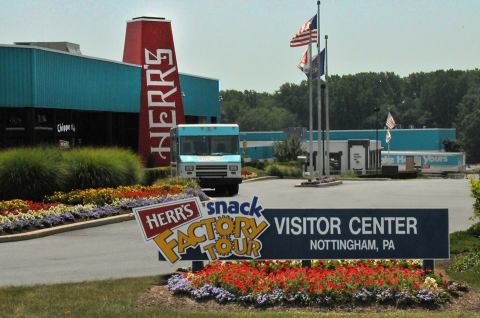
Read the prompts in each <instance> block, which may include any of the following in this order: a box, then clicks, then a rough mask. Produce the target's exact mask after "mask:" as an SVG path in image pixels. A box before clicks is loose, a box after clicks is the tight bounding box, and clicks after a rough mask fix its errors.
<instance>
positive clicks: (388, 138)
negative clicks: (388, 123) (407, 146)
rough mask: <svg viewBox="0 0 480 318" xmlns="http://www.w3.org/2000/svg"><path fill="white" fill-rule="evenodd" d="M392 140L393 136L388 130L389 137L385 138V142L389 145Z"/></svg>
mask: <svg viewBox="0 0 480 318" xmlns="http://www.w3.org/2000/svg"><path fill="white" fill-rule="evenodd" d="M390 140H392V135H390V129H387V135H386V136H385V141H386V142H387V144H388V143H389V142H390Z"/></svg>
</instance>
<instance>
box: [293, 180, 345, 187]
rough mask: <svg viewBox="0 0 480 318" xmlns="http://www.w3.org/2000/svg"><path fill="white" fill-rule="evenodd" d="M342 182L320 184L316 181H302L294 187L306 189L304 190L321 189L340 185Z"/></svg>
mask: <svg viewBox="0 0 480 318" xmlns="http://www.w3.org/2000/svg"><path fill="white" fill-rule="evenodd" d="M342 183H343V182H342V180H336V181H331V182H323V183H322V182H320V181H317V180H312V181H304V182H302V183H300V184H296V185H295V187H299V188H300V187H306V188H323V187H331V186H336V185H340V184H342Z"/></svg>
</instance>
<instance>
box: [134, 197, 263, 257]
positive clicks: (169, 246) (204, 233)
mask: <svg viewBox="0 0 480 318" xmlns="http://www.w3.org/2000/svg"><path fill="white" fill-rule="evenodd" d="M133 211H134V214H135V217H136V219H137V221H138V223H139V225H140V227H141V228H142V233H143V236H144V239H145V240H146V241H150V240H153V241H154V242H155V244H156V245H157V247H158V249H159V250H160V253H161V254H162V255H163V257H164V258H165V259H166V260H167V261H168V262H170V263H171V264H173V263H175V262H177V261H181V260H182V255H185V254H186V253H187V252H188V251H189V250H190V249H196V248H198V247H200V251H201V253H203V254H206V255H207V257H208V259H209V260H211V261H213V260H217V259H222V258H228V257H232V256H238V257H239V258H246V259H258V258H260V257H261V250H262V241H261V239H260V236H261V234H262V233H263V232H264V231H265V230H266V229H267V228H268V227H269V226H270V224H269V222H268V221H267V220H266V219H265V217H264V216H263V214H262V211H263V209H262V206H261V205H259V203H258V198H257V197H253V198H252V200H251V202H238V201H209V202H207V203H206V204H205V206H203V205H202V203H201V202H200V200H199V199H198V198H188V199H183V200H176V201H171V202H168V203H162V204H155V205H151V206H147V207H141V208H135V209H133Z"/></svg>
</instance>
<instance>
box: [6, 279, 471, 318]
mask: <svg viewBox="0 0 480 318" xmlns="http://www.w3.org/2000/svg"><path fill="white" fill-rule="evenodd" d="M159 280H160V278H159V277H142V278H128V279H118V280H105V281H96V282H87V283H72V284H58V285H37V286H27V287H3V288H0V317H2V318H3V317H5V318H7V317H89V318H90V317H101V318H107V317H115V318H121V317H192V318H193V317H195V318H201V317H205V318H207V317H208V318H210V317H212V318H214V317H262V318H267V317H352V318H353V317H368V318H374V317H419V318H420V317H480V314H473V313H461V312H458V313H456V312H455V313H451V312H434V311H430V312H426V311H417V312H405V311H398V312H387V313H384V314H371V313H366V314H357V313H341V314H340V313H338V314H337V313H321V314H319V313H302V312H272V311H267V310H266V311H261V312H249V311H248V310H247V309H246V310H245V312H236V313H225V312H213V313H212V312H208V313H202V312H178V311H172V310H171V309H169V308H168V307H161V306H152V307H147V308H141V307H137V305H136V302H137V299H138V298H139V296H140V295H141V294H142V293H144V292H145V291H146V290H147V288H148V287H149V286H150V285H152V284H156V283H157V282H159Z"/></svg>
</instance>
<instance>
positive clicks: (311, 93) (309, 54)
mask: <svg viewBox="0 0 480 318" xmlns="http://www.w3.org/2000/svg"><path fill="white" fill-rule="evenodd" d="M309 37H310V41H309V43H308V65H310V71H309V73H308V121H309V122H308V126H309V130H310V142H309V145H308V150H309V153H310V156H309V165H308V173H309V176H308V180H309V181H312V178H313V115H312V113H313V109H312V108H313V106H312V104H313V92H312V41H311V38H312V30H310V32H309Z"/></svg>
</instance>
